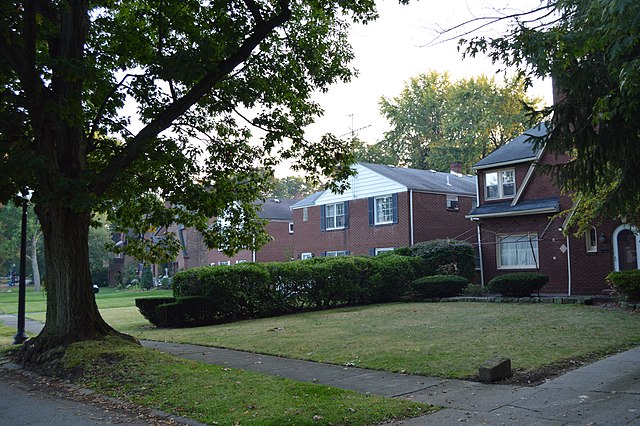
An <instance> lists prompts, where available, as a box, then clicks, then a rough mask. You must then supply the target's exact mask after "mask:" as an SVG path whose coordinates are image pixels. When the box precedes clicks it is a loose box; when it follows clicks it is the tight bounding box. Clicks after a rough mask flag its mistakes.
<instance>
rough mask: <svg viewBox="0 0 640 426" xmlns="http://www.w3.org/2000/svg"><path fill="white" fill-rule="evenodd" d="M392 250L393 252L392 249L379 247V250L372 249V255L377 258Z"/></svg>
mask: <svg viewBox="0 0 640 426" xmlns="http://www.w3.org/2000/svg"><path fill="white" fill-rule="evenodd" d="M393 250H395V249H394V248H393V247H380V248H377V249H374V251H373V253H374V254H375V255H376V256H377V255H379V254H381V253H385V252H388V251H393Z"/></svg>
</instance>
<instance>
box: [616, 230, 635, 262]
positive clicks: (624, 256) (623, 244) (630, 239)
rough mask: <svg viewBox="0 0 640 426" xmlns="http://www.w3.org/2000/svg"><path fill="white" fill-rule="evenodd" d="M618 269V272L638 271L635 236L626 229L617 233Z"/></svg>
mask: <svg viewBox="0 0 640 426" xmlns="http://www.w3.org/2000/svg"><path fill="white" fill-rule="evenodd" d="M617 240H618V241H616V244H618V268H619V270H620V271H626V270H629V269H638V253H637V251H636V236H635V235H634V233H633V232H631V231H630V230H628V229H624V230H622V231H620V232H619V233H618V238H617Z"/></svg>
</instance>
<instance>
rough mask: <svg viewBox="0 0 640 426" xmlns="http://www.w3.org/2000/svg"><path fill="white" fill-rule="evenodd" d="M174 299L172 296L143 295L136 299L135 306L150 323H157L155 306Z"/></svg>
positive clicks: (158, 320)
mask: <svg viewBox="0 0 640 426" xmlns="http://www.w3.org/2000/svg"><path fill="white" fill-rule="evenodd" d="M175 301H176V299H174V298H173V297H145V298H140V299H136V300H135V303H136V307H137V308H138V310H139V311H140V313H141V314H142V316H143V317H145V318H146V319H147V320H148V321H149V322H150V323H151V324H154V325H159V323H160V319H159V318H158V315H157V311H156V308H157V307H158V306H160V305H164V304H166V303H173V302H175Z"/></svg>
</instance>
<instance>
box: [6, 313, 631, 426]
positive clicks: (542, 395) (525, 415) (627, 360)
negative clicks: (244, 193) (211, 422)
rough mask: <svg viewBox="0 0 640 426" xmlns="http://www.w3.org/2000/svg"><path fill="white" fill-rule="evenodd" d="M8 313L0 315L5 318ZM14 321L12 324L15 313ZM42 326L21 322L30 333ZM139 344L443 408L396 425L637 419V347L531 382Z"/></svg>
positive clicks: (620, 422) (624, 422)
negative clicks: (523, 384)
mask: <svg viewBox="0 0 640 426" xmlns="http://www.w3.org/2000/svg"><path fill="white" fill-rule="evenodd" d="M8 317H11V316H7V315H0V320H1V321H4V322H5V323H7V324H9V323H10V322H11V320H12V319H11V318H8ZM13 318H14V320H13V321H14V323H15V317H13ZM41 327H42V325H41V324H39V323H37V322H35V321H27V327H26V328H27V330H28V331H29V332H32V333H37V332H38V331H39V330H40V329H41ZM141 343H142V344H143V345H144V346H146V347H149V348H153V349H157V350H159V351H162V352H167V353H171V354H173V355H176V356H179V357H182V358H188V359H192V360H197V361H202V362H205V363H209V364H216V365H223V366H229V367H233V368H242V369H246V370H252V371H257V372H261V373H265V374H272V375H278V376H282V377H287V378H290V379H294V380H299V381H304V382H313V383H321V384H325V385H329V386H334V387H337V388H342V389H350V390H354V391H357V392H362V393H371V394H376V395H383V396H387V397H402V398H410V399H413V400H415V401H421V402H428V403H431V404H437V405H440V406H442V407H445V409H444V410H441V411H439V412H438V413H435V414H431V415H428V416H424V417H419V418H415V419H411V420H406V421H402V422H397V424H401V425H407V426H408V425H410V426H414V425H427V424H428V425H453V424H459V423H461V422H466V423H469V424H486V425H511V424H523V425H574V424H575V425H599V424H605V423H606V424H607V425H608V426H613V425H637V426H640V348H636V349H632V350H630V351H627V352H623V353H621V354H618V355H615V356H612V357H609V358H606V359H604V360H601V361H598V362H596V363H593V364H591V365H588V366H586V367H583V368H580V369H578V370H574V371H572V372H570V373H567V374H565V375H563V376H560V377H558V378H556V379H553V380H550V381H548V382H546V383H544V384H542V385H540V386H536V387H520V386H509V385H487V384H482V383H477V382H471V381H464V380H447V379H441V378H432V377H423V376H413V375H407V374H396V373H389V372H382V371H374V370H366V369H360V368H355V367H342V366H336V365H329V364H320V363H315V362H309V361H299V360H292V359H287V358H280V357H274V356H268V355H259V354H253V353H247V352H241V351H234V350H227V349H218V348H210V347H206V346H197V345H185V344H176V343H165V342H153V341H142V342H141Z"/></svg>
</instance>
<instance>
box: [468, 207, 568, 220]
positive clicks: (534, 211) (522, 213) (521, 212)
mask: <svg viewBox="0 0 640 426" xmlns="http://www.w3.org/2000/svg"><path fill="white" fill-rule="evenodd" d="M557 212H558V209H557V208H556V207H545V208H541V209H531V210H519V211H515V212H511V211H509V212H500V213H484V214H469V215H466V216H465V217H466V218H469V219H475V218H478V219H481V218H483V217H506V216H525V215H530V214H541V213H557Z"/></svg>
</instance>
